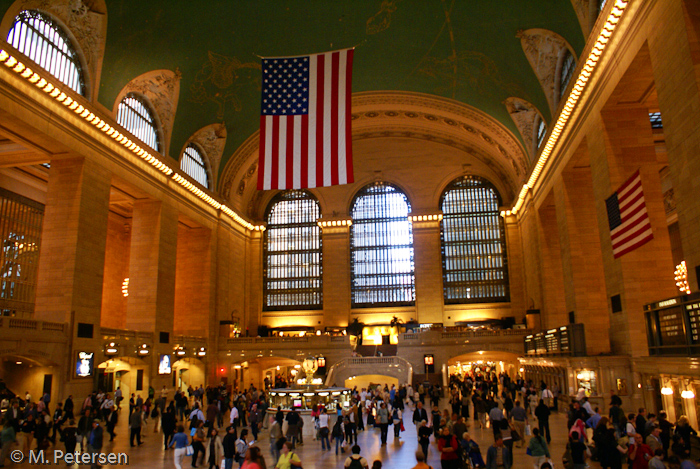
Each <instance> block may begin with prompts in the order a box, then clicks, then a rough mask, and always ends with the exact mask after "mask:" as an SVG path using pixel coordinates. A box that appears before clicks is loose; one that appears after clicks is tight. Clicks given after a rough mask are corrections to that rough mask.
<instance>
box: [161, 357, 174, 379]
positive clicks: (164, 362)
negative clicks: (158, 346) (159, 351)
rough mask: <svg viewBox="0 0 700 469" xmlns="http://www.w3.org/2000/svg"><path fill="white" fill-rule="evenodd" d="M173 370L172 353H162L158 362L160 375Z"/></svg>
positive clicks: (167, 373)
mask: <svg viewBox="0 0 700 469" xmlns="http://www.w3.org/2000/svg"><path fill="white" fill-rule="evenodd" d="M171 372H172V368H171V367H170V355H161V356H160V361H159V362H158V374H159V375H169V374H170V373H171Z"/></svg>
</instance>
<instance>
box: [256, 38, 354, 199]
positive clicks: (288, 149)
mask: <svg viewBox="0 0 700 469" xmlns="http://www.w3.org/2000/svg"><path fill="white" fill-rule="evenodd" d="M353 52H354V50H353V49H344V50H339V51H333V52H326V53H323V54H312V55H308V56H299V57H280V58H266V59H263V61H262V70H263V83H262V103H261V104H262V105H261V115H260V160H259V165H258V189H260V190H266V189H300V188H310V187H322V186H332V185H338V184H348V183H351V182H353V170H352V138H351V127H350V121H351V119H350V101H351V94H352V88H351V78H352V58H353Z"/></svg>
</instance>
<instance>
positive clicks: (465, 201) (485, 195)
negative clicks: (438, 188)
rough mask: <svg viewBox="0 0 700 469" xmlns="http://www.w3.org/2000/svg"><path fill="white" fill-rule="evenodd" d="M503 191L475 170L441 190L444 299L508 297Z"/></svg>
mask: <svg viewBox="0 0 700 469" xmlns="http://www.w3.org/2000/svg"><path fill="white" fill-rule="evenodd" d="M499 205H500V196H499V195H498V192H496V189H495V188H494V187H493V186H492V185H491V183H490V182H488V181H486V180H485V179H482V178H480V177H477V176H465V177H462V178H459V179H457V180H455V181H453V182H452V183H450V185H449V186H447V189H445V192H444V193H443V195H442V201H441V207H440V208H441V209H442V213H443V218H442V230H441V231H442V233H441V237H442V267H443V281H444V285H443V286H444V294H445V303H490V302H503V301H510V291H509V285H508V265H507V256H506V237H505V226H504V223H503V218H501V216H500V212H499Z"/></svg>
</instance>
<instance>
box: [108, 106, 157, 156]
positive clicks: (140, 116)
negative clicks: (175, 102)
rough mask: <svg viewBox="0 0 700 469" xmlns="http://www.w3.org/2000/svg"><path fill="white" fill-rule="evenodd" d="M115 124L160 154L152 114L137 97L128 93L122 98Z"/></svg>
mask: <svg viewBox="0 0 700 469" xmlns="http://www.w3.org/2000/svg"><path fill="white" fill-rule="evenodd" d="M117 123H118V124H119V125H121V126H122V127H124V128H125V129H126V130H128V131H129V132H131V134H132V135H133V136H134V137H136V138H138V139H140V140H141V141H142V142H143V143H145V144H146V145H148V146H150V147H151V148H153V149H154V150H156V151H157V152H158V153H160V152H161V145H160V138H159V136H158V127H157V125H156V120H155V118H154V117H153V112H152V111H151V110H150V108H149V107H148V105H147V104H146V102H145V101H144V100H142V99H141V98H140V97H139V96H138V95H136V94H134V93H128V94H127V95H126V96H124V99H122V101H121V102H120V103H119V108H118V110H117Z"/></svg>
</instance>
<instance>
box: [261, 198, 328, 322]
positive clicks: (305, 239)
mask: <svg viewBox="0 0 700 469" xmlns="http://www.w3.org/2000/svg"><path fill="white" fill-rule="evenodd" d="M320 216H321V208H320V206H319V204H318V201H317V200H316V199H315V198H314V196H313V195H311V194H310V193H309V192H307V191H303V190H292V191H286V192H281V193H280V194H278V195H277V196H275V198H274V199H272V202H270V205H269V207H268V209H267V217H266V220H267V229H266V230H265V233H264V243H263V250H264V253H263V259H264V261H263V262H264V265H263V310H265V311H280V310H300V309H321V308H322V307H323V289H322V282H321V279H322V277H321V275H322V263H321V260H322V259H321V252H322V251H321V249H322V246H321V228H320V227H319V226H318V219H319V217H320Z"/></svg>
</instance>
